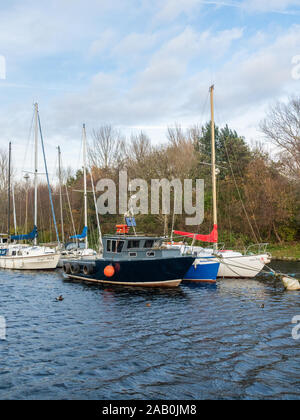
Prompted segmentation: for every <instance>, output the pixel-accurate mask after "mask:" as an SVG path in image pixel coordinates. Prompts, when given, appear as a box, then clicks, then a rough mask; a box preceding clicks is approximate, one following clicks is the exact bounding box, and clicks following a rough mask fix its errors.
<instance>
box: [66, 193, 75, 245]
mask: <svg viewBox="0 0 300 420" xmlns="http://www.w3.org/2000/svg"><path fill="white" fill-rule="evenodd" d="M65 189H66V195H67V201H68V206H69V210H70V216H71V221H72V228H73V232H74V236H76V229H75V223H74V217H73V213H72V207H71V202H70V197H69V191H68V187H67V185H65ZM76 242H77V239H76Z"/></svg>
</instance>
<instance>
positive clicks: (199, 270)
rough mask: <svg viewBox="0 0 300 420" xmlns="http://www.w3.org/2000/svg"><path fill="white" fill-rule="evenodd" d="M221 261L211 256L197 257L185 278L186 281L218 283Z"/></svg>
mask: <svg viewBox="0 0 300 420" xmlns="http://www.w3.org/2000/svg"><path fill="white" fill-rule="evenodd" d="M219 267H220V263H219V262H216V260H213V259H210V258H197V259H196V260H195V261H194V263H193V264H192V265H191V267H190V268H189V270H188V272H187V273H186V275H185V276H184V278H183V281H186V282H203V283H216V281H217V275H218V271H219Z"/></svg>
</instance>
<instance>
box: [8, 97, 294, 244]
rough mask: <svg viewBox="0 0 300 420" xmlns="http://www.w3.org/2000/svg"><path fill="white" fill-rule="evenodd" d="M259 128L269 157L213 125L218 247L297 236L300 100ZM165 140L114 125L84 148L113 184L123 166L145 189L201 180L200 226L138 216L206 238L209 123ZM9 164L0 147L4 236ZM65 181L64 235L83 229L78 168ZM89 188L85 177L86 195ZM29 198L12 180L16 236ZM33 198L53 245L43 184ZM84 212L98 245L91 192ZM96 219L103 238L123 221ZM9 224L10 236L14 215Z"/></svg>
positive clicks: (26, 184)
mask: <svg viewBox="0 0 300 420" xmlns="http://www.w3.org/2000/svg"><path fill="white" fill-rule="evenodd" d="M260 129H261V131H262V133H264V135H265V139H266V142H268V143H271V144H272V145H273V146H274V148H273V153H272V155H270V154H269V153H267V152H266V150H265V148H264V145H263V144H256V145H255V146H250V145H249V144H248V143H247V142H246V140H245V138H244V137H242V136H240V135H239V134H238V133H237V132H236V131H235V130H234V129H233V128H230V127H228V126H227V125H225V126H224V127H218V126H216V127H215V139H216V165H217V168H218V175H217V191H218V226H219V237H220V241H221V242H226V243H227V244H228V245H231V246H232V245H245V244H248V243H250V242H280V243H281V242H285V241H296V240H299V239H300V214H299V208H300V183H299V179H300V176H299V175H300V97H293V98H290V100H289V101H288V102H287V103H282V102H279V103H277V104H276V105H275V106H273V107H271V108H270V109H269V112H268V113H267V115H266V117H265V119H264V120H263V121H262V122H261V124H260ZM166 138H167V139H166V141H165V142H164V143H163V144H159V145H153V144H152V143H151V140H150V138H149V137H148V136H147V135H146V134H145V133H143V132H140V133H139V134H137V135H132V136H131V137H130V138H129V139H126V138H125V136H124V135H123V134H122V133H121V132H120V131H119V130H117V129H116V128H114V127H113V126H111V125H103V126H101V127H100V128H98V129H95V130H93V132H92V142H91V144H90V146H89V166H90V168H91V171H92V174H93V178H94V180H98V179H100V178H110V179H113V180H114V181H115V183H116V185H117V186H118V181H119V171H120V170H124V169H126V170H127V173H128V177H129V178H130V179H135V178H141V179H144V180H146V181H147V182H148V183H149V185H150V183H151V179H163V178H166V179H169V180H172V179H174V178H177V179H180V180H182V181H183V180H184V179H193V180H195V179H197V178H198V179H204V181H205V195H204V204H205V218H204V222H203V223H202V224H201V225H200V226H194V227H190V226H189V227H188V228H187V227H186V226H185V225H184V220H185V215H182V216H181V215H176V217H173V215H172V214H171V215H168V216H165V215H164V214H159V215H138V216H136V219H137V222H138V231H141V232H145V233H153V234H154V233H155V234H163V233H168V234H170V232H171V229H172V227H173V226H174V227H175V229H178V230H187V229H188V230H189V231H193V232H199V233H204V234H206V233H209V232H210V230H211V229H212V224H213V222H212V193H211V175H210V173H211V125H210V122H208V123H207V124H205V125H203V126H198V125H194V126H192V127H190V128H188V129H187V130H183V129H182V128H181V127H180V126H179V125H175V126H173V127H169V128H168V130H167V133H166ZM7 163H8V159H7V153H6V151H4V150H0V198H1V202H0V210H1V214H2V216H3V217H2V218H1V226H0V228H1V230H2V232H6V229H7V222H6V218H5V214H6V213H7ZM64 184H65V185H64V187H63V215H64V230H65V235H66V237H68V236H70V235H72V234H74V226H75V229H76V230H77V233H78V232H79V231H81V229H82V227H83V194H82V193H81V192H80V191H82V190H83V171H82V169H80V170H78V171H77V172H75V173H73V171H71V170H70V169H68V170H66V171H65V175H64ZM51 189H52V193H53V198H54V206H55V214H56V218H57V222H58V228H59V229H60V209H59V189H58V185H57V184H56V185H52V187H51ZM91 189H92V188H91V178H90V175H88V190H89V191H91ZM33 194H34V191H33V185H32V182H30V181H25V180H20V181H18V182H15V183H14V198H15V208H16V220H17V231H18V233H23V232H25V231H26V229H27V231H29V230H31V228H32V227H33V223H32V220H33ZM38 194H39V200H38V201H39V204H38V205H39V209H38V214H39V217H38V225H39V230H40V240H42V241H44V242H48V241H52V240H53V241H54V240H55V231H54V226H53V221H52V217H51V208H50V202H49V196H48V189H47V185H46V184H40V185H39V192H38ZM173 199H174V197H173ZM26 203H27V204H26ZM88 207H89V226H90V241H91V242H92V243H96V236H97V233H96V232H97V230H96V217H95V208H94V201H93V197H92V194H90V193H89V194H88ZM26 209H27V212H26ZM70 209H71V212H72V217H71V213H70ZM72 218H73V221H72ZM100 222H101V228H102V231H103V233H109V232H113V231H114V226H115V224H116V223H120V222H122V216H121V215H105V216H101V220H100ZM73 223H74V225H73ZM11 227H12V228H11V229H12V231H13V216H12V215H11Z"/></svg>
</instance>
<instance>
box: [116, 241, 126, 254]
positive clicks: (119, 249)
mask: <svg viewBox="0 0 300 420" xmlns="http://www.w3.org/2000/svg"><path fill="white" fill-rule="evenodd" d="M123 246H124V241H117V252H119V253H120V252H122V250H123Z"/></svg>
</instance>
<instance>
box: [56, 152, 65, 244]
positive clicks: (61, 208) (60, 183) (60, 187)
mask: <svg viewBox="0 0 300 420" xmlns="http://www.w3.org/2000/svg"><path fill="white" fill-rule="evenodd" d="M57 149H58V177H59V201H60V224H61V237H62V242H63V243H64V242H65V234H64V215H63V203H62V192H61V189H62V180H61V151H60V147H59V146H58V148H57Z"/></svg>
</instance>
